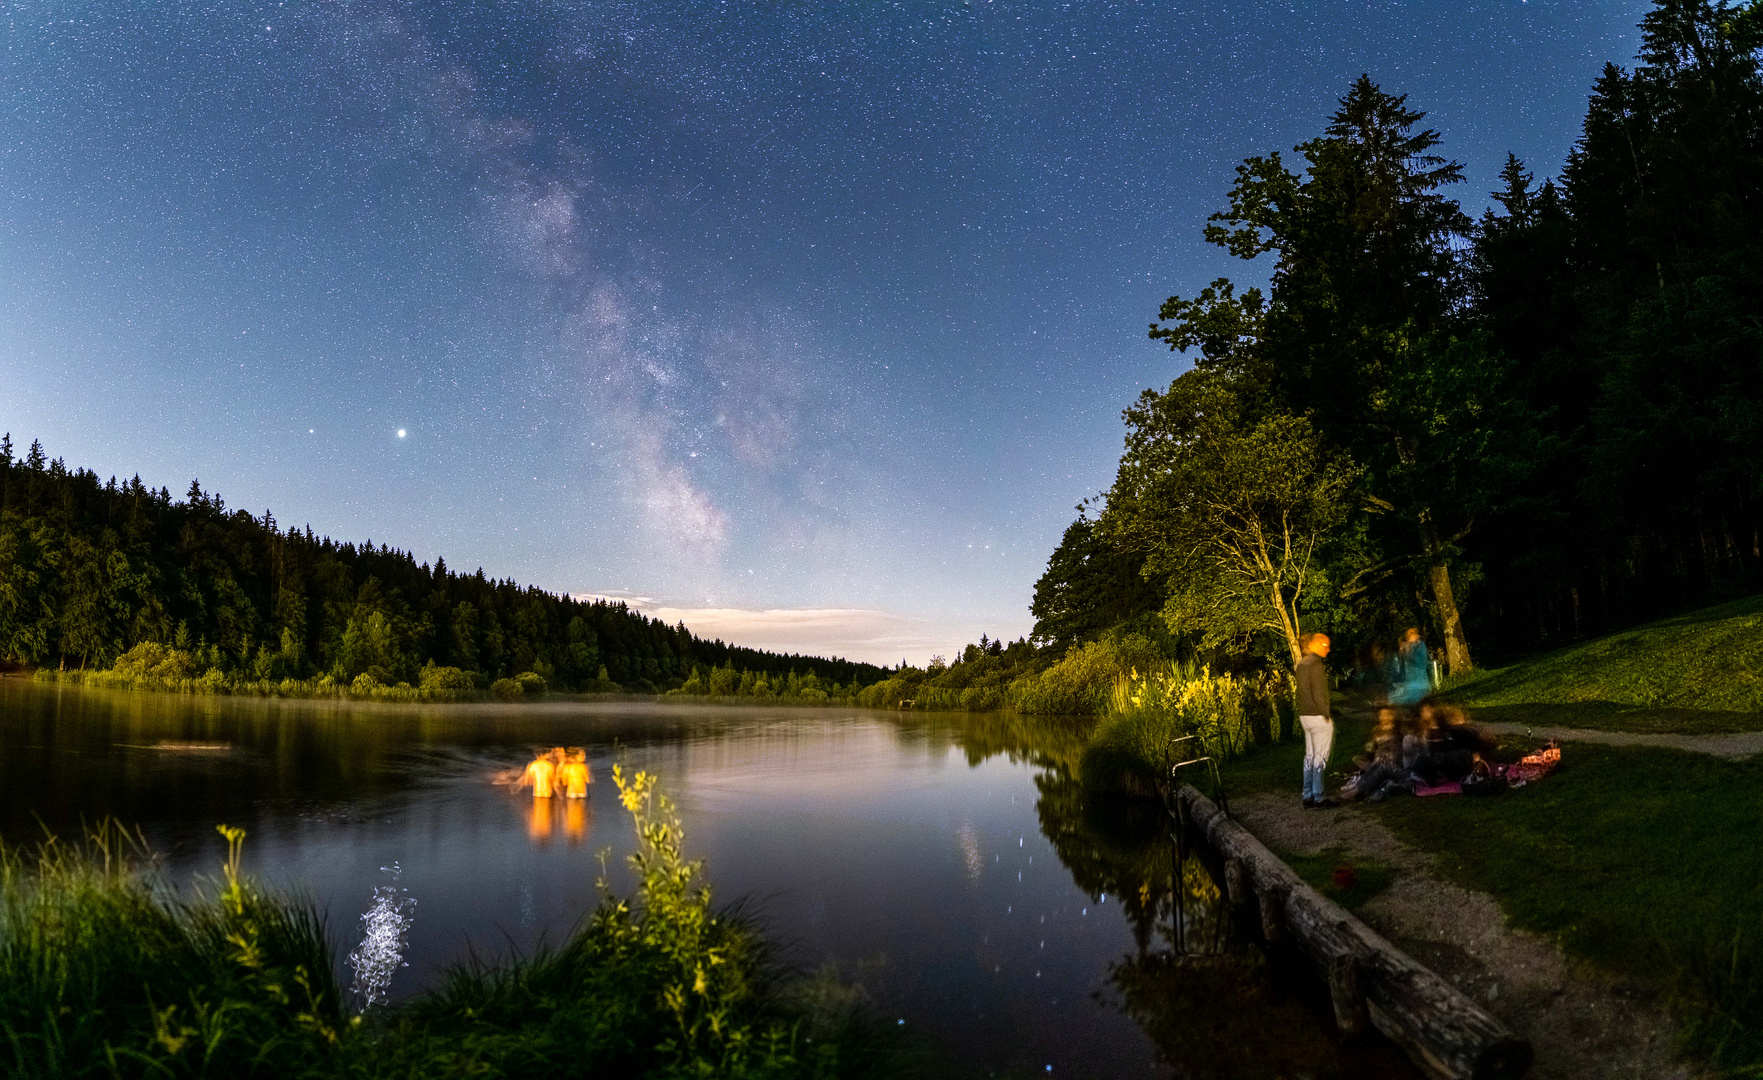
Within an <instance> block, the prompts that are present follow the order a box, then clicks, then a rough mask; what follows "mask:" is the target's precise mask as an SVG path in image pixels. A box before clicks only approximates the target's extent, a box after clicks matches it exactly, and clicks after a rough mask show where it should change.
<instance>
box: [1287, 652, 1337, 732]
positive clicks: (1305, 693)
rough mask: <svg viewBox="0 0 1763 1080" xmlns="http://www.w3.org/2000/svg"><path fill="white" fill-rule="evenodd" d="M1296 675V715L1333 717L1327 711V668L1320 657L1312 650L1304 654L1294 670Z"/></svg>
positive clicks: (1331, 718)
mask: <svg viewBox="0 0 1763 1080" xmlns="http://www.w3.org/2000/svg"><path fill="white" fill-rule="evenodd" d="M1296 675H1297V677H1298V715H1299V716H1326V717H1328V718H1329V719H1330V720H1333V719H1334V714H1333V713H1330V712H1329V711H1328V670H1327V669H1326V668H1325V667H1324V666H1323V663H1322V657H1320V656H1317V655H1316V654H1315V653H1313V652H1307V653H1305V654H1304V658H1303V659H1302V660H1299V661H1298V669H1297V672H1296Z"/></svg>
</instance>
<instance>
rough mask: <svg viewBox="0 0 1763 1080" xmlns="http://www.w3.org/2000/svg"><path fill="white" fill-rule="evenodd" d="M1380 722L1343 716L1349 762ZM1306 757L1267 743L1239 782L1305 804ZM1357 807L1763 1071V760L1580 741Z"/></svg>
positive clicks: (1717, 1060)
mask: <svg viewBox="0 0 1763 1080" xmlns="http://www.w3.org/2000/svg"><path fill="white" fill-rule="evenodd" d="M1369 727H1370V723H1369V718H1368V717H1367V716H1366V715H1365V714H1364V713H1362V712H1358V711H1344V712H1343V714H1342V715H1340V716H1338V717H1337V733H1336V741H1335V754H1334V760H1333V770H1334V771H1335V772H1336V773H1338V772H1339V771H1340V770H1342V769H1344V768H1347V767H1350V766H1349V764H1348V762H1349V758H1350V756H1351V754H1352V753H1354V752H1356V751H1357V750H1358V748H1359V745H1360V744H1361V743H1363V742H1364V740H1365V738H1366V737H1367V735H1368V732H1369ZM1510 745H1511V748H1512V749H1513V750H1515V751H1516V750H1518V749H1520V748H1526V749H1527V748H1528V747H1527V746H1526V745H1525V744H1524V743H1523V741H1522V740H1518V739H1511V740H1510ZM1302 755H1303V750H1302V747H1300V746H1298V745H1296V744H1293V743H1287V744H1280V745H1275V746H1270V747H1266V748H1263V749H1259V750H1256V751H1253V752H1251V753H1249V754H1247V755H1245V756H1244V757H1242V758H1239V759H1237V760H1235V761H1233V762H1231V763H1229V764H1228V765H1227V766H1226V769H1225V780H1226V783H1227V785H1228V790H1229V792H1230V793H1231V794H1232V795H1235V796H1237V797H1242V796H1245V795H1248V794H1250V793H1252V792H1269V793H1277V794H1278V795H1279V796H1280V797H1283V796H1285V795H1287V794H1289V795H1290V798H1291V799H1292V800H1293V802H1294V804H1295V803H1296V800H1297V798H1298V784H1299V773H1300V767H1301V759H1302ZM1339 782H1340V777H1339V776H1338V775H1331V777H1330V786H1331V787H1333V786H1334V785H1336V784H1338V783H1339ZM1354 812H1356V813H1366V814H1370V815H1372V816H1374V817H1375V818H1376V820H1378V821H1380V822H1382V823H1383V824H1384V825H1386V826H1387V827H1388V828H1389V829H1390V830H1391V831H1393V832H1394V833H1395V834H1396V836H1397V837H1399V838H1400V839H1401V840H1403V841H1404V842H1406V843H1408V844H1410V845H1412V846H1413V847H1415V848H1416V849H1418V850H1421V851H1423V852H1426V853H1429V854H1430V855H1432V856H1433V857H1434V860H1435V862H1434V866H1435V872H1437V873H1439V874H1440V875H1442V876H1444V877H1445V878H1447V879H1448V880H1451V881H1454V882H1456V883H1458V884H1460V885H1463V886H1465V887H1467V888H1470V889H1474V890H1477V891H1480V892H1484V893H1487V894H1490V895H1491V896H1493V897H1494V898H1495V899H1496V900H1497V901H1498V902H1499V904H1500V906H1501V908H1502V910H1503V911H1504V912H1505V914H1506V916H1507V918H1508V919H1510V920H1511V922H1512V924H1513V925H1515V926H1518V927H1521V928H1524V929H1528V930H1533V931H1536V932H1538V933H1540V934H1543V935H1545V936H1547V937H1549V938H1550V939H1552V940H1555V941H1557V942H1559V943H1560V945H1561V946H1562V948H1563V949H1564V950H1565V951H1566V952H1567V954H1568V955H1570V956H1573V957H1577V958H1580V959H1582V960H1586V961H1589V962H1591V963H1593V964H1595V965H1596V966H1598V967H1599V968H1601V969H1603V970H1605V971H1608V972H1610V973H1612V974H1614V975H1617V976H1622V977H1626V978H1632V979H1635V980H1639V981H1641V982H1644V983H1648V984H1651V985H1653V986H1656V987H1657V988H1659V989H1660V990H1661V991H1663V992H1665V993H1666V994H1668V995H1670V997H1671V999H1672V1000H1673V1001H1674V1002H1675V1003H1676V1007H1677V1009H1678V1011H1679V1012H1680V1015H1681V1016H1682V1017H1683V1019H1684V1028H1683V1032H1684V1036H1683V1037H1684V1039H1685V1040H1686V1046H1685V1049H1686V1050H1688V1051H1690V1052H1691V1053H1693V1054H1694V1055H1695V1056H1697V1057H1699V1058H1701V1059H1704V1060H1707V1061H1709V1062H1711V1063H1713V1064H1716V1065H1718V1066H1720V1067H1721V1068H1723V1069H1731V1070H1734V1071H1735V1073H1734V1074H1735V1075H1745V1076H1755V1075H1763V929H1760V928H1763V888H1760V887H1759V883H1763V842H1760V840H1759V838H1760V837H1763V762H1758V761H1730V760H1723V759H1720V758H1717V757H1712V756H1708V755H1702V754H1693V753H1685V752H1680V751H1672V750H1661V749H1653V748H1638V747H1611V746H1594V745H1589V744H1584V743H1575V744H1569V745H1568V746H1567V748H1566V753H1565V756H1564V761H1563V766H1562V769H1561V771H1560V772H1559V773H1557V774H1556V775H1554V776H1552V777H1550V778H1549V779H1547V780H1545V781H1543V782H1541V783H1538V784H1534V785H1531V786H1529V787H1526V788H1523V789H1520V790H1517V791H1511V792H1507V793H1505V794H1503V795H1500V796H1498V797H1495V798H1489V799H1469V798H1462V797H1457V798H1433V799H1416V798H1411V797H1401V796H1398V797H1396V798H1392V799H1390V800H1389V801H1387V802H1384V803H1381V804H1377V805H1374V806H1366V807H1364V808H1363V810H1356V811H1354ZM1323 813H1328V812H1323Z"/></svg>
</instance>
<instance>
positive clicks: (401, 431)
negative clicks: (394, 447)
mask: <svg viewBox="0 0 1763 1080" xmlns="http://www.w3.org/2000/svg"><path fill="white" fill-rule="evenodd" d="M398 437H399V438H400V439H402V438H403V437H404V429H403V428H399V429H398Z"/></svg>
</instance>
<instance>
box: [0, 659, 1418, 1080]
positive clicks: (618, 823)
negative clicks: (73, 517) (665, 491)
mask: <svg viewBox="0 0 1763 1080" xmlns="http://www.w3.org/2000/svg"><path fill="white" fill-rule="evenodd" d="M560 744H561V745H569V746H581V747H585V748H586V749H587V751H588V755H589V759H590V761H591V763H592V765H593V769H594V775H595V779H596V781H597V782H596V783H595V784H594V786H593V788H592V792H593V794H592V797H591V798H590V799H588V800H587V801H586V803H585V804H584V803H581V802H573V803H571V802H569V801H567V800H563V799H555V800H543V801H541V800H534V799H533V798H531V797H530V796H527V795H523V794H521V793H518V792H515V791H513V790H511V789H510V788H509V787H507V786H505V785H502V784H498V783H496V782H495V780H496V778H497V776H498V775H499V774H504V773H506V772H507V771H508V770H511V769H516V768H518V767H519V766H521V765H523V764H525V762H526V761H528V760H530V758H531V757H532V755H533V753H534V751H535V750H536V749H539V748H542V747H548V746H553V745H560ZM1081 745H1082V732H1081V730H1079V729H1078V728H1077V722H1074V721H1069V720H1059V721H1049V722H1039V721H1034V720H1031V719H1028V718H1021V717H1014V716H1004V715H996V714H975V715H970V716H929V717H927V716H925V715H923V714H916V715H914V714H905V715H896V714H892V713H884V712H875V711H869V710H858V709H796V708H766V707H763V706H746V707H715V706H695V705H678V706H675V705H657V704H650V703H605V702H580V701H560V702H547V703H542V704H520V705H449V706H378V705H370V704H363V703H355V702H330V701H323V702H314V701H277V700H269V701H264V700H255V699H235V698H224V697H221V698H200V697H187V696H178V695H161V694H146V693H129V692H118V691H96V690H86V689H82V688H78V687H59V686H54V685H39V684H34V683H31V682H28V681H25V680H20V679H0V836H3V837H4V839H5V840H7V841H8V842H10V843H20V842H29V841H32V840H35V839H37V838H40V837H41V836H42V835H43V834H44V830H45V829H47V830H50V831H53V832H57V833H63V834H68V833H75V832H77V831H78V830H79V829H80V827H81V824H82V823H83V822H92V821H96V820H99V819H101V818H104V817H115V818H117V819H120V820H121V821H123V822H126V823H131V824H134V825H137V826H139V828H140V829H141V830H142V831H143V833H144V834H145V836H146V837H147V839H148V841H149V842H150V843H151V844H152V845H153V847H154V848H155V849H156V850H158V851H160V852H163V853H165V856H166V861H167V866H168V870H169V873H170V875H171V877H172V879H173V880H174V881H180V882H183V881H189V880H190V879H191V877H192V875H194V874H197V873H213V872H215V870H216V869H217V867H218V866H219V863H220V861H221V857H222V853H223V845H222V841H221V839H220V837H219V836H218V835H217V834H216V833H215V826H216V825H217V824H219V823H223V822H224V823H226V824H230V825H237V826H242V827H244V828H245V829H246V830H247V831H248V838H247V840H246V846H245V857H246V864H247V866H248V868H249V869H250V870H251V871H252V872H254V873H255V874H257V875H258V876H259V877H260V878H262V879H264V880H266V881H267V882H269V883H271V884H274V885H277V886H281V887H284V888H289V889H294V890H298V891H300V892H302V893H303V894H305V895H306V896H308V897H310V899H311V900H312V901H313V903H315V904H316V905H317V906H318V907H319V908H320V909H322V910H323V911H324V912H325V914H326V916H327V918H328V921H329V925H330V927H331V931H332V934H333V936H334V938H335V940H336V944H337V946H338V948H337V951H338V955H339V956H341V955H343V954H345V953H347V952H348V951H349V950H350V949H351V948H352V947H353V946H354V945H355V944H356V942H357V941H359V939H360V936H361V915H362V913H363V912H364V910H365V909H366V908H367V907H368V906H369V903H370V899H371V896H372V894H373V890H374V888H375V887H376V886H382V885H395V886H396V887H399V888H402V889H405V890H408V895H409V896H410V897H411V898H413V899H414V900H415V901H416V906H415V908H414V922H413V923H412V926H411V929H410V933H409V936H408V943H409V951H408V954H407V960H408V964H409V966H408V967H405V968H402V969H400V970H398V972H397V974H396V975H395V977H394V979H393V982H392V987H391V992H392V996H393V997H394V998H396V997H401V996H407V995H409V994H411V993H414V992H416V991H417V990H420V989H421V988H423V987H424V986H426V985H429V984H431V983H432V982H433V980H434V979H435V977H436V975H437V973H438V972H439V971H441V970H442V969H444V968H445V967H446V966H447V965H449V964H452V963H456V962H458V961H459V960H461V959H462V958H464V957H465V956H467V955H468V954H469V952H471V951H474V950H475V951H476V952H477V953H478V954H479V955H483V956H495V955H502V954H505V953H507V952H508V951H509V950H511V949H516V950H519V949H528V948H531V947H532V946H534V945H535V944H538V943H541V942H544V941H550V942H558V941H560V940H562V939H563V938H564V937H566V936H567V935H568V933H569V932H570V929H571V928H572V927H573V926H574V925H576V923H577V922H578V920H580V919H581V917H582V916H583V914H584V913H586V912H587V911H589V910H590V909H591V908H592V907H593V906H594V904H595V903H596V902H597V899H598V894H597V892H596V890H595V880H596V878H597V877H599V876H600V875H601V873H602V870H601V867H602V853H603V852H605V851H607V850H608V849H610V851H611V854H610V856H609V857H607V858H606V866H607V868H608V869H609V871H610V874H609V876H610V878H611V880H612V882H613V884H614V887H615V888H617V889H619V890H620V891H628V888H629V878H628V876H627V875H626V873H625V872H624V870H623V856H624V854H625V853H626V852H627V851H628V850H629V847H630V843H631V828H630V820H629V818H628V816H626V815H625V814H624V812H623V810H622V808H620V807H619V806H618V804H617V801H616V798H615V791H614V789H613V785H612V783H611V776H610V769H611V766H612V764H613V763H615V762H617V763H621V764H623V765H624V767H625V768H627V769H632V770H635V769H647V770H649V771H651V772H653V773H655V774H656V775H657V776H658V777H659V779H660V782H661V785H662V787H663V789H664V790H666V791H667V792H668V793H670V794H671V795H672V796H673V797H674V798H675V800H676V801H677V802H678V804H679V806H680V810H681V813H682V816H683V818H684V821H685V825H686V847H687V851H688V854H689V855H692V856H694V857H699V858H703V859H705V860H707V863H708V867H707V869H708V874H709V877H710V880H711V881H712V883H713V885H714V888H715V892H716V895H717V897H718V898H719V899H722V900H734V899H745V900H746V901H747V902H748V903H749V905H750V908H751V910H752V911H753V912H754V913H755V914H756V915H757V917H758V919H759V922H760V923H761V925H762V926H763V927H764V928H765V929H766V930H767V931H768V932H769V933H770V934H771V935H772V936H773V937H774V938H776V939H777V940H779V941H781V942H783V943H784V944H785V945H786V946H787V953H786V956H787V958H788V959H789V961H790V962H791V963H792V964H794V965H795V966H797V967H800V968H803V969H807V970H826V971H829V972H834V973H836V974H837V976H838V977H839V978H840V979H842V980H843V981H845V982H847V983H853V984H856V985H858V986H860V987H862V988H863V991H864V993H865V994H866V995H867V997H868V999H869V1001H870V1002H871V1003H872V1005H873V1007H874V1008H875V1009H876V1010H877V1011H878V1012H880V1013H881V1014H883V1015H885V1016H886V1017H887V1018H888V1019H890V1020H892V1021H894V1022H896V1023H901V1024H904V1025H905V1026H906V1027H907V1028H908V1029H910V1030H912V1031H916V1032H918V1033H920V1034H922V1035H923V1036H924V1037H926V1038H928V1039H931V1040H934V1041H935V1042H937V1043H938V1044H940V1045H942V1046H944V1047H946V1048H947V1049H948V1050H949V1052H950V1053H951V1054H952V1055H954V1056H955V1057H957V1058H959V1059H961V1060H964V1061H966V1062H968V1063H970V1064H972V1065H974V1066H978V1067H979V1068H980V1069H981V1070H983V1071H989V1072H995V1073H996V1074H997V1075H1000V1076H1006V1075H1007V1076H1026V1075H1037V1076H1047V1075H1053V1076H1068V1077H1097V1078H1101V1077H1132V1076H1145V1077H1164V1076H1182V1077H1188V1076H1192V1077H1220V1078H1223V1077H1233V1078H1234V1077H1241V1078H1251V1077H1258V1076H1266V1077H1270V1078H1271V1077H1294V1078H1295V1077H1300V1076H1303V1077H1316V1078H1319V1080H1320V1078H1323V1077H1335V1076H1340V1077H1348V1076H1350V1077H1384V1076H1388V1077H1398V1076H1400V1077H1407V1076H1412V1075H1414V1074H1413V1073H1412V1072H1411V1071H1410V1070H1409V1069H1408V1067H1407V1066H1406V1065H1405V1064H1403V1063H1401V1062H1400V1060H1399V1058H1398V1057H1397V1056H1396V1055H1395V1054H1394V1053H1393V1051H1391V1050H1390V1049H1389V1048H1388V1047H1386V1046H1377V1045H1374V1046H1371V1047H1369V1048H1362V1049H1359V1050H1352V1051H1344V1050H1342V1049H1340V1048H1338V1047H1337V1046H1336V1045H1335V1042H1334V1039H1333V1036H1332V1030H1331V1028H1330V1026H1329V1024H1328V1023H1327V1022H1326V1021H1325V1020H1323V1019H1322V1017H1321V1012H1320V1009H1319V1008H1318V1007H1317V1004H1316V1002H1315V1001H1314V1000H1313V999H1312V997H1313V995H1312V994H1311V991H1312V989H1313V988H1308V987H1306V986H1305V985H1303V984H1302V982H1301V981H1293V980H1290V979H1282V978H1276V977H1273V976H1271V975H1270V974H1269V973H1268V971H1267V968H1266V965H1265V964H1264V963H1262V962H1261V961H1260V960H1259V958H1258V956H1257V955H1256V954H1254V953H1253V952H1249V953H1243V952H1242V951H1241V950H1240V948H1236V949H1233V948H1229V947H1226V944H1225V943H1226V940H1227V937H1228V934H1227V933H1226V932H1225V930H1226V926H1225V922H1224V920H1223V916H1222V913H1221V912H1220V910H1219V908H1218V906H1217V904H1216V902H1215V901H1214V899H1213V897H1214V894H1215V890H1213V889H1212V887H1211V884H1210V881H1209V880H1208V879H1207V878H1206V876H1205V874H1204V872H1203V871H1202V870H1201V869H1200V868H1199V867H1198V865H1197V863H1194V862H1191V861H1190V862H1189V863H1188V864H1187V865H1186V866H1185V867H1184V872H1183V874H1182V875H1180V876H1181V877H1182V879H1183V881H1184V882H1185V885H1184V888H1182V889H1180V890H1178V889H1176V888H1175V887H1174V881H1175V879H1176V877H1177V875H1176V874H1175V873H1174V872H1173V871H1174V863H1175V859H1174V856H1173V851H1172V847H1173V845H1172V843H1171V841H1170V838H1169V834H1168V828H1167V822H1166V819H1165V818H1164V817H1163V816H1162V812H1161V808H1159V807H1156V806H1154V805H1142V804H1132V803H1123V802H1119V801H1115V800H1095V799H1090V798H1086V796H1085V795H1084V793H1083V791H1082V790H1081V788H1080V787H1079V785H1078V784H1077V783H1076V781H1075V780H1074V779H1073V778H1072V766H1073V765H1074V764H1075V761H1076V755H1077V752H1078V750H1079V749H1080V748H1081ZM553 803H554V804H556V805H549V804H553ZM1178 901H1179V903H1178ZM1178 908H1179V911H1178ZM1178 916H1179V925H1180V927H1181V929H1182V931H1183V932H1179V933H1178V929H1177V927H1178Z"/></svg>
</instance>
